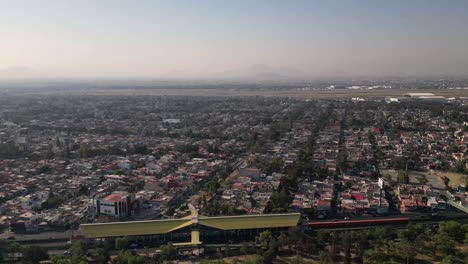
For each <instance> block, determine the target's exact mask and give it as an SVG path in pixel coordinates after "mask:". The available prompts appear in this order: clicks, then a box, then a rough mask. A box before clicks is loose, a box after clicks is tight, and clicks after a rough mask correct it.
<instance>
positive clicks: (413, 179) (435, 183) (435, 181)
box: [381, 170, 445, 189]
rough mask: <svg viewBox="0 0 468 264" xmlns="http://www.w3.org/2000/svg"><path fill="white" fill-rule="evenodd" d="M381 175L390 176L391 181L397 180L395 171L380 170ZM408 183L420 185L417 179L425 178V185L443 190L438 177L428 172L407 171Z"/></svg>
mask: <svg viewBox="0 0 468 264" xmlns="http://www.w3.org/2000/svg"><path fill="white" fill-rule="evenodd" d="M381 173H382V175H387V174H388V175H390V176H391V177H392V179H393V180H395V181H396V180H397V175H398V171H397V170H382V171H381ZM408 175H409V181H410V183H412V184H420V181H419V179H420V178H421V177H425V178H426V179H427V185H430V186H432V187H434V188H437V189H444V188H445V185H444V182H443V181H442V179H441V178H440V176H439V175H436V174H435V173H433V172H431V171H428V172H421V171H408Z"/></svg>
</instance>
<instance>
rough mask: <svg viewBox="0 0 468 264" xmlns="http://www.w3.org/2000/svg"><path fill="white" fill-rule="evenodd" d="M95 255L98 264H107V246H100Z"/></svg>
mask: <svg viewBox="0 0 468 264" xmlns="http://www.w3.org/2000/svg"><path fill="white" fill-rule="evenodd" d="M93 257H94V260H95V261H96V262H97V263H98V264H107V262H108V261H109V251H108V250H107V248H105V249H103V248H98V249H97V250H96V252H94V253H93Z"/></svg>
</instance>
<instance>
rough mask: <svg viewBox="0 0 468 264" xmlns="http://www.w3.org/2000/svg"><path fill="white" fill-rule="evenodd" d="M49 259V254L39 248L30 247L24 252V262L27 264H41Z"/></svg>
mask: <svg viewBox="0 0 468 264" xmlns="http://www.w3.org/2000/svg"><path fill="white" fill-rule="evenodd" d="M48 258H49V255H48V254H47V252H46V251H45V250H44V249H43V248H41V247H39V246H30V247H27V248H25V249H24V251H23V261H24V262H25V263H33V264H36V263H39V262H40V261H42V260H46V259H48Z"/></svg>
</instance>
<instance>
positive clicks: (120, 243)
mask: <svg viewBox="0 0 468 264" xmlns="http://www.w3.org/2000/svg"><path fill="white" fill-rule="evenodd" d="M129 244H130V242H129V241H128V238H127V237H119V238H117V239H116V240H115V248H116V249H117V250H126V249H127V248H128V245H129Z"/></svg>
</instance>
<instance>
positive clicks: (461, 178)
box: [435, 171, 467, 188]
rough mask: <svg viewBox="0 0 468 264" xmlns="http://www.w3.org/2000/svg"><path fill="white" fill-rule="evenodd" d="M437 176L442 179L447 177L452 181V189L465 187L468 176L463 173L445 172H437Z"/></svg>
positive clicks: (450, 183)
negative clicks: (460, 186) (459, 186)
mask: <svg viewBox="0 0 468 264" xmlns="http://www.w3.org/2000/svg"><path fill="white" fill-rule="evenodd" d="M435 174H436V175H437V176H438V177H439V178H441V177H444V176H445V177H447V178H449V179H450V182H449V185H450V186H451V187H454V188H456V187H458V185H465V183H466V177H467V176H466V175H465V174H462V173H455V172H444V171H435Z"/></svg>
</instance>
